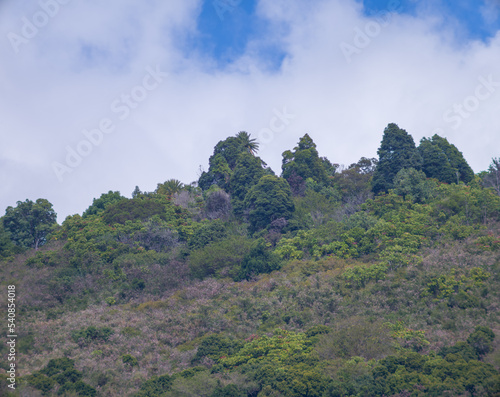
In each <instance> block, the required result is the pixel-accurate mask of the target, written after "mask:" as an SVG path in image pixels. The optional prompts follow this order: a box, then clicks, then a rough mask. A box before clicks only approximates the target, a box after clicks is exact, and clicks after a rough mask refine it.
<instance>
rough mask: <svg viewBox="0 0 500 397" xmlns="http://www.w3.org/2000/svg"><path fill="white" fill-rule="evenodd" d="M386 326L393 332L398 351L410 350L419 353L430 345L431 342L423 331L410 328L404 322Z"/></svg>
mask: <svg viewBox="0 0 500 397" xmlns="http://www.w3.org/2000/svg"><path fill="white" fill-rule="evenodd" d="M386 325H387V326H388V327H389V328H390V329H391V330H392V333H391V335H392V337H393V338H395V339H396V342H397V343H396V344H395V345H394V346H395V347H396V348H397V349H398V350H401V349H402V350H405V349H410V350H413V351H417V352H418V351H420V350H422V349H423V348H424V347H425V346H427V345H429V341H428V340H427V339H425V337H424V336H425V331H423V330H413V329H411V328H408V327H406V326H405V325H404V323H403V322H402V321H398V322H396V323H395V324H391V323H386Z"/></svg>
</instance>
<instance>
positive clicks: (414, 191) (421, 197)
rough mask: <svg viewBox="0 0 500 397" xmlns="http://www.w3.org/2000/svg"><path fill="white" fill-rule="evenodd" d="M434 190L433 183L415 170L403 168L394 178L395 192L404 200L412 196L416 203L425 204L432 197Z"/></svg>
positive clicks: (422, 173)
mask: <svg viewBox="0 0 500 397" xmlns="http://www.w3.org/2000/svg"><path fill="white" fill-rule="evenodd" d="M432 188H433V184H432V181H430V180H427V178H426V176H425V173H424V172H423V171H417V170H416V169H415V168H403V169H402V170H401V171H399V172H398V173H397V174H396V177H395V178H394V192H395V193H396V194H398V195H400V196H403V198H404V199H406V198H408V196H410V197H411V198H412V199H413V201H415V202H416V203H423V202H425V201H426V200H427V199H428V198H429V197H430V196H431V193H432Z"/></svg>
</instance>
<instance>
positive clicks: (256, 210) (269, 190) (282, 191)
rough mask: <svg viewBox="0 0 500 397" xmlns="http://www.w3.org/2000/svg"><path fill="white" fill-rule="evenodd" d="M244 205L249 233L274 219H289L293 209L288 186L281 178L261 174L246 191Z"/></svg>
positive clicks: (263, 226)
mask: <svg viewBox="0 0 500 397" xmlns="http://www.w3.org/2000/svg"><path fill="white" fill-rule="evenodd" d="M245 207H246V208H247V209H248V221H249V223H250V228H249V230H250V232H251V233H254V232H256V231H258V230H260V229H264V228H266V227H267V226H269V225H270V224H271V222H272V221H274V220H276V219H279V218H285V219H289V218H290V217H291V216H292V213H293V211H294V204H293V201H292V192H291V191H290V186H289V185H288V183H287V181H286V180H285V179H283V178H278V177H276V176H272V175H266V176H263V177H262V178H261V179H260V180H259V182H258V183H257V184H256V185H255V186H253V187H252V188H251V189H250V190H249V192H248V193H247V195H246V197H245Z"/></svg>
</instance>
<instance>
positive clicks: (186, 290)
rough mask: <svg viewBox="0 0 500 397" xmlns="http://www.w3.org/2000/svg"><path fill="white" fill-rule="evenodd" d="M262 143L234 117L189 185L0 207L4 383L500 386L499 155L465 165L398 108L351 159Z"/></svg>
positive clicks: (472, 390)
mask: <svg viewBox="0 0 500 397" xmlns="http://www.w3.org/2000/svg"><path fill="white" fill-rule="evenodd" d="M257 152H258V144H257V143H256V142H255V140H253V139H251V138H250V136H249V134H247V133H246V132H240V133H238V134H237V135H236V136H234V137H229V138H227V139H226V140H223V141H221V142H219V143H218V144H217V145H216V146H215V148H214V153H213V155H212V156H211V157H210V159H209V169H208V171H206V172H203V174H202V175H201V176H200V179H199V181H197V183H193V184H190V185H184V184H182V183H181V182H179V181H177V180H168V181H166V182H164V183H160V184H158V187H157V189H156V190H155V191H154V192H141V190H140V188H139V187H136V189H135V190H134V192H133V193H132V198H126V197H124V196H122V195H121V194H120V192H112V191H110V192H108V193H104V194H102V195H101V196H100V197H99V198H96V199H94V201H93V203H92V204H91V205H90V206H89V208H88V209H87V210H86V211H84V213H83V214H82V215H79V214H76V215H72V216H68V217H67V218H66V219H65V220H64V222H63V223H62V224H61V225H58V224H57V223H56V220H55V219H56V217H55V212H54V210H53V208H52V205H51V204H50V203H49V202H48V201H47V200H44V199H39V200H37V201H36V202H32V201H30V200H26V201H24V202H22V201H20V202H18V204H17V206H16V207H15V208H13V207H8V208H7V209H6V212H5V215H4V216H3V217H2V218H1V222H0V259H1V262H0V263H1V264H0V273H1V278H0V279H1V280H2V286H3V288H4V290H6V286H7V285H11V284H13V285H16V290H17V294H18V295H17V304H18V310H19V312H18V318H19V325H18V329H17V331H18V334H19V344H18V346H17V347H18V363H19V370H20V373H19V375H21V376H20V378H19V379H18V380H19V383H18V387H17V389H16V391H15V392H14V393H11V395H19V396H21V395H29V396H45V395H66V396H126V395H127V396H137V397H142V396H144V397H146V396H148V397H149V396H211V397H217V396H259V397H264V396H394V397H396V396H400V397H402V396H498V395H500V372H499V368H500V348H499V343H500V342H499V340H500V337H499V335H500V334H499V333H500V324H499V316H498V314H499V302H500V300H499V298H500V272H499V267H500V182H499V181H500V160H499V159H493V161H492V164H491V166H490V168H489V169H488V170H487V171H484V172H481V173H479V174H477V175H474V173H473V172H472V170H471V168H470V167H469V165H468V164H467V162H466V160H465V159H464V157H463V156H462V153H461V152H460V151H459V150H458V149H457V148H456V147H455V146H454V145H453V144H451V143H449V142H448V141H447V140H446V139H445V138H442V137H439V136H437V135H435V136H433V137H431V138H428V139H427V138H424V139H422V141H421V142H420V145H419V146H416V145H415V142H414V140H413V138H412V137H411V135H410V134H408V133H407V132H406V131H404V130H402V129H400V128H399V127H398V126H397V125H395V124H389V126H388V127H387V128H386V129H385V131H384V135H383V138H382V143H381V146H380V149H379V151H378V156H379V157H378V159H368V158H361V159H360V160H359V161H358V162H357V163H353V164H351V165H350V166H347V167H345V166H339V165H338V164H333V163H332V162H330V161H329V160H328V159H326V158H324V157H320V155H319V152H318V149H317V148H316V145H315V143H314V142H313V140H312V139H311V137H310V136H309V135H305V136H304V137H302V138H301V139H300V141H299V142H298V144H297V146H296V147H295V148H293V149H292V150H287V151H285V152H284V153H283V162H282V172H281V176H279V177H278V176H276V174H275V173H274V172H273V171H272V170H271V169H269V168H268V167H267V165H266V164H265V162H264V161H262V160H261V159H260V158H259V157H258V156H257ZM2 332H3V333H4V335H6V334H7V332H6V326H5V325H2ZM0 353H1V354H2V356H3V357H5V356H6V353H7V346H6V345H5V344H2V345H0ZM0 367H1V368H2V369H3V370H6V369H7V368H8V367H7V362H6V361H2V362H1V364H0ZM6 382H7V381H6V376H5V374H2V373H0V388H1V390H2V393H3V391H5V390H6Z"/></svg>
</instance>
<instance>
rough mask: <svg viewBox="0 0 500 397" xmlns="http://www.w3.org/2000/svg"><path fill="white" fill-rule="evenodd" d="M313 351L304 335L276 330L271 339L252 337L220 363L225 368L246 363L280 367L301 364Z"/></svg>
mask: <svg viewBox="0 0 500 397" xmlns="http://www.w3.org/2000/svg"><path fill="white" fill-rule="evenodd" d="M311 351H312V347H311V344H310V342H309V341H308V340H307V337H306V335H305V334H304V333H300V332H298V333H296V332H291V331H286V330H283V329H276V330H275V331H274V335H273V336H271V337H268V336H265V335H264V336H257V335H252V336H251V337H250V339H249V340H247V343H245V345H244V346H243V347H242V348H241V349H240V350H238V352H237V353H235V354H234V355H231V356H229V357H226V358H222V359H220V363H221V364H222V365H223V366H224V367H225V368H234V367H236V366H239V365H242V364H246V363H248V364H255V363H257V364H258V363H260V364H262V363H266V364H272V365H276V366H278V367H279V366H282V365H284V364H286V363H290V362H301V361H303V360H305V359H306V358H307V356H308V355H309V354H310V353H311Z"/></svg>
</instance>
